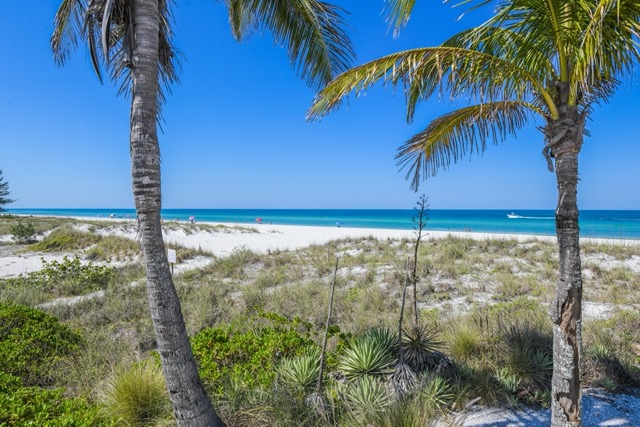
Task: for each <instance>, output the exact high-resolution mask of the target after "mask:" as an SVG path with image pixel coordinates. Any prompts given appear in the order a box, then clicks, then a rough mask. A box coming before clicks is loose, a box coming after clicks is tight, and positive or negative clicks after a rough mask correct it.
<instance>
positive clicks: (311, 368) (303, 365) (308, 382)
mask: <svg viewBox="0 0 640 427" xmlns="http://www.w3.org/2000/svg"><path fill="white" fill-rule="evenodd" d="M279 373H280V378H281V379H282V381H283V382H285V383H287V384H290V385H293V386H295V387H298V388H300V389H302V390H304V391H308V390H310V389H311V388H312V387H313V386H314V385H315V384H316V382H317V381H318V375H319V374H320V350H319V349H317V348H312V349H311V350H309V351H308V352H307V353H306V354H304V355H301V356H296V357H293V358H288V359H284V360H283V361H282V363H281V364H280V368H279Z"/></svg>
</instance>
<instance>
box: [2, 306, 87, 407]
mask: <svg viewBox="0 0 640 427" xmlns="http://www.w3.org/2000/svg"><path fill="white" fill-rule="evenodd" d="M80 342H81V337H80V336H79V335H78V334H77V333H76V332H74V331H72V330H71V329H69V328H68V327H67V326H65V325H64V324H62V323H60V321H58V319H56V318H55V317H52V316H50V315H48V314H46V313H43V312H41V311H38V310H35V309H33V308H29V307H25V306H21V305H10V304H3V303H0V370H2V371H4V372H5V373H8V374H11V375H15V376H16V377H19V378H21V379H22V381H23V383H24V385H27V386H29V385H50V384H51V375H52V371H53V369H55V367H56V365H57V364H58V362H59V361H61V359H63V358H65V357H67V356H69V355H70V354H72V353H73V352H74V351H75V350H76V349H77V348H78V345H79V344H80ZM0 407H2V406H1V405H0Z"/></svg>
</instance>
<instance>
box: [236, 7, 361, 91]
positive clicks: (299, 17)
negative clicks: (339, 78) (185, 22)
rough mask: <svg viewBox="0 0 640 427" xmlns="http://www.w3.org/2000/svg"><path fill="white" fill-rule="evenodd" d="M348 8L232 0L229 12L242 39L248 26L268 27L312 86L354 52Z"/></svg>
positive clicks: (329, 76)
mask: <svg viewBox="0 0 640 427" xmlns="http://www.w3.org/2000/svg"><path fill="white" fill-rule="evenodd" d="M344 14H345V11H344V10H343V9H342V8H340V7H337V6H334V5H332V4H329V3H326V2H322V1H318V0H230V1H229V16H230V20H231V26H232V30H233V32H234V34H235V35H236V37H238V38H239V39H240V38H242V36H243V30H244V29H247V28H252V27H255V28H268V29H269V30H270V31H271V33H272V34H273V36H274V38H275V40H276V43H278V44H284V45H286V46H287V50H288V54H289V58H290V59H291V62H292V63H293V64H294V66H295V68H296V70H297V72H298V74H299V75H300V76H301V77H303V78H305V79H306V80H307V82H308V83H309V84H310V85H311V86H313V87H316V88H317V87H320V86H322V85H324V84H326V83H328V82H329V81H330V80H331V79H332V78H333V77H334V76H336V75H337V74H338V73H340V72H341V71H343V70H346V69H347V68H348V67H349V65H350V63H351V61H352V59H353V57H354V56H355V53H354V50H353V46H352V44H351V41H350V39H349V37H348V35H347V31H346V28H347V26H346V22H345V19H344V16H343V15H344Z"/></svg>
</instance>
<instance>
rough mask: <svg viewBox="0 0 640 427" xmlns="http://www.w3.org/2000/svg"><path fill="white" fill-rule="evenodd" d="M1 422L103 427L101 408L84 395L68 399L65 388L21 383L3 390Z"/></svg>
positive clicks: (22, 426)
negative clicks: (100, 414) (4, 391)
mask: <svg viewBox="0 0 640 427" xmlns="http://www.w3.org/2000/svg"><path fill="white" fill-rule="evenodd" d="M0 408H1V409H0V426H15V427H27V426H38V427H62V426H64V427H99V426H111V425H114V424H113V422H112V421H111V420H105V421H100V420H99V419H98V408H97V407H95V406H91V405H89V404H88V403H87V402H86V401H85V400H84V399H67V398H65V397H64V390H63V389H55V390H45V389H42V388H39V387H21V388H18V389H16V390H13V391H12V392H11V393H3V392H2V391H1V390H0Z"/></svg>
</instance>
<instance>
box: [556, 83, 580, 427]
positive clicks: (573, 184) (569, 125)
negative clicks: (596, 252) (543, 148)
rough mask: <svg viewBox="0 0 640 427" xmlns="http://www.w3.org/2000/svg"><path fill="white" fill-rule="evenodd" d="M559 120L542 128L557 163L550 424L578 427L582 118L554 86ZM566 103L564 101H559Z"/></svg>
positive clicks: (562, 89)
mask: <svg viewBox="0 0 640 427" xmlns="http://www.w3.org/2000/svg"><path fill="white" fill-rule="evenodd" d="M558 88H559V92H560V95H559V98H560V100H561V102H560V104H561V105H563V107H562V108H560V109H559V111H560V118H559V120H555V121H550V122H549V123H548V125H547V137H548V138H549V140H550V141H555V144H554V145H553V146H552V147H551V154H552V155H553V156H554V157H555V159H556V178H557V182H558V206H557V208H556V234H557V237H558V249H559V275H558V287H557V289H556V295H555V299H554V301H553V305H552V307H551V317H552V320H553V378H552V382H551V425H552V426H554V427H559V426H562V427H565V426H571V427H576V426H581V425H582V418H581V399H582V392H581V389H580V363H581V354H582V333H581V329H582V272H581V264H580V229H579V226H578V203H577V184H578V154H579V152H580V148H581V146H582V136H583V130H584V115H581V114H580V113H579V112H578V111H577V110H576V109H575V108H573V107H568V106H567V104H566V96H567V94H568V88H567V86H563V85H560V84H559V85H558ZM562 101H565V102H562Z"/></svg>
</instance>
